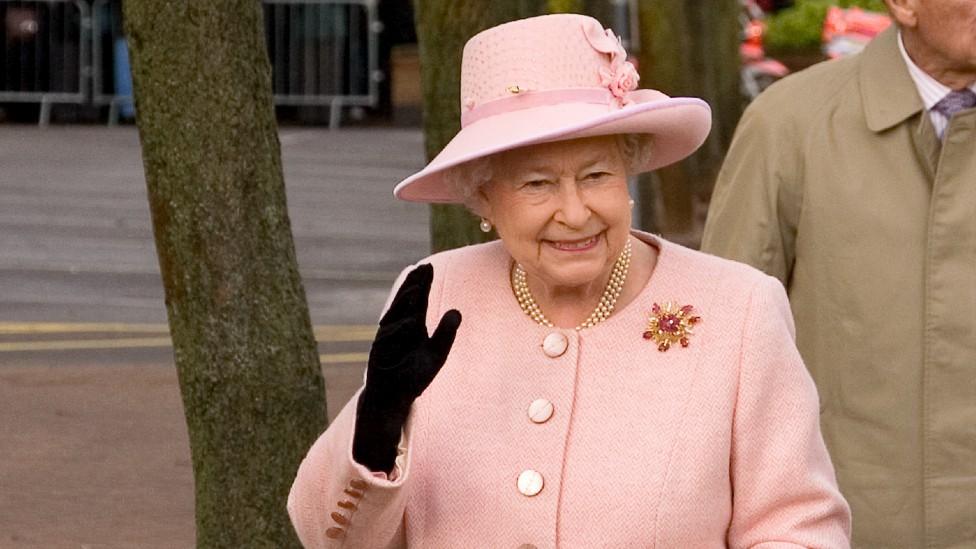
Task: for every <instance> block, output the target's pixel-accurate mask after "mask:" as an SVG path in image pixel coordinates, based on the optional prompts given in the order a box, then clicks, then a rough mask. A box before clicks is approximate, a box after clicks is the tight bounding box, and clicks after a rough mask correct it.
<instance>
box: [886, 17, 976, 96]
mask: <svg viewBox="0 0 976 549" xmlns="http://www.w3.org/2000/svg"><path fill="white" fill-rule="evenodd" d="M898 51H899V52H901V57H902V59H904V60H905V66H906V67H908V75H909V76H911V77H912V81H914V82H915V87H916V88H918V95H919V97H921V98H922V103H923V104H924V105H925V110H932V107H934V106H935V104H936V103H938V102H939V101H941V100H942V98H943V97H945V96H946V94H948V93H950V92H951V91H952V88H950V87H949V86H946V85H945V84H943V83H942V82H939V81H938V80H936V79H935V78H932V77H931V76H930V75H929V73H927V72H925V71H923V70H922V69H921V67H919V66H918V65H916V64H915V61H912V58H911V57H909V56H908V52H907V51H906V50H905V42H904V40H902V37H901V31H899V32H898ZM969 89H971V90H973V91H974V92H976V82H973V83H972V85H970V86H969Z"/></svg>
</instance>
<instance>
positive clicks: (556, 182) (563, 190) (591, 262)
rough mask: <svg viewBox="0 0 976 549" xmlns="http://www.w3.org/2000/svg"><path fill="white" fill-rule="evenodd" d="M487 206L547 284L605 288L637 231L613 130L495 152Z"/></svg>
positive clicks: (518, 257) (505, 238)
mask: <svg viewBox="0 0 976 549" xmlns="http://www.w3.org/2000/svg"><path fill="white" fill-rule="evenodd" d="M492 172H493V177H492V181H491V182H490V183H488V184H486V185H484V186H483V187H482V188H481V190H480V191H479V192H480V195H479V199H480V208H479V210H480V212H481V213H482V214H483V215H484V217H486V218H487V219H488V220H489V221H491V222H492V224H494V226H495V228H496V230H497V231H498V236H499V237H501V240H502V243H503V244H504V245H505V248H506V249H507V250H508V252H509V253H510V254H511V256H512V257H513V258H514V259H515V261H517V262H518V263H519V264H520V265H522V267H523V268H524V269H525V271H526V273H527V274H528V275H529V277H530V279H531V278H535V279H536V280H537V281H538V282H540V283H542V284H543V285H545V286H546V287H548V288H550V289H552V290H556V291H558V290H559V289H573V288H581V287H588V286H589V285H596V286H598V287H599V288H600V290H601V291H602V288H603V285H604V284H606V281H607V278H608V277H609V273H610V270H611V269H612V267H613V263H614V261H616V259H617V257H618V256H619V255H620V252H621V251H622V250H623V248H624V244H625V243H626V242H627V239H628V237H629V234H630V223H631V213H630V204H629V200H630V196H629V194H628V192H627V173H626V162H625V160H624V158H623V157H622V155H621V152H620V147H619V146H618V145H617V140H616V138H615V137H613V136H606V137H594V138H585V139H576V140H572V141H559V142H555V143H544V144H541V145H533V146H530V147H523V148H520V149H515V150H512V151H507V152H504V153H499V154H498V155H497V156H495V157H493V158H492Z"/></svg>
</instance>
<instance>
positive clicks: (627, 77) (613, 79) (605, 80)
mask: <svg viewBox="0 0 976 549" xmlns="http://www.w3.org/2000/svg"><path fill="white" fill-rule="evenodd" d="M588 23H589V24H585V25H583V27H584V28H583V34H584V35H585V36H586V39H587V41H588V42H589V43H590V45H591V46H593V49H595V50H596V51H598V52H600V53H605V54H607V55H609V56H610V67H609V68H601V69H600V84H601V85H603V86H606V87H607V89H608V90H610V93H611V94H612V95H613V96H614V97H615V98H616V99H617V105H618V107H622V106H624V105H627V104H629V103H630V101H629V100H627V98H626V96H627V92H630V91H634V90H636V89H637V83H638V82H639V81H640V75H639V74H638V73H637V69H636V68H635V67H634V64H633V63H631V62H630V61H627V50H625V49H624V46H623V44H621V43H620V38H619V37H617V36H616V35H614V34H613V31H612V30H610V29H604V28H603V27H601V26H600V25H599V24H598V23H596V21H592V20H591V21H589V22H588Z"/></svg>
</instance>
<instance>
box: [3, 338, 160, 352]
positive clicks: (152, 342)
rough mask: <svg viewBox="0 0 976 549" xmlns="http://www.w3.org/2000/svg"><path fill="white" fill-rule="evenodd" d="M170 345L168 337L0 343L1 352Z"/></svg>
mask: <svg viewBox="0 0 976 549" xmlns="http://www.w3.org/2000/svg"><path fill="white" fill-rule="evenodd" d="M170 345H172V343H171V342H170V339H169V338H168V337H143V338H119V339H76V340H61V341H0V352H15V351H78V350H82V349H135V348H144V347H169V346H170Z"/></svg>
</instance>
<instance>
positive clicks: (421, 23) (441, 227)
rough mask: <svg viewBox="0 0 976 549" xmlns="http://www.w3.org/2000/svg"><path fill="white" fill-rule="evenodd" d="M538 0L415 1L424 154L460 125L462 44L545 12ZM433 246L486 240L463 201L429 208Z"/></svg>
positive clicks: (431, 155) (442, 247)
mask: <svg viewBox="0 0 976 549" xmlns="http://www.w3.org/2000/svg"><path fill="white" fill-rule="evenodd" d="M543 8H544V3H543V2H542V1H539V0H471V1H464V2H457V1H455V0H414V18H415V20H416V24H417V42H418V46H419V49H420V74H421V82H422V84H423V90H424V137H425V142H426V150H427V159H428V160H430V159H432V158H434V156H436V155H437V153H438V152H440V150H441V149H443V148H444V146H445V145H447V143H448V141H450V140H451V138H452V137H454V134H456V133H457V132H458V130H459V129H460V128H461V100H460V95H461V91H460V88H461V49H462V48H463V47H464V43H465V42H467V41H468V39H469V38H471V37H472V36H474V35H475V34H477V33H478V32H480V31H482V30H484V29H487V28H489V27H493V26H495V25H500V24H502V23H504V22H506V21H512V20H514V19H519V18H522V17H530V16H533V15H539V14H541V13H543ZM430 235H431V246H432V248H433V250H434V251H441V250H446V249H450V248H457V247H460V246H466V245H468V244H474V243H477V242H484V241H486V240H489V239H490V238H492V234H486V233H483V232H481V230H480V229H479V228H478V219H476V218H475V217H474V216H473V215H471V213H470V212H468V211H467V210H466V209H465V208H464V207H462V206H453V205H435V206H432V207H431V218H430Z"/></svg>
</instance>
